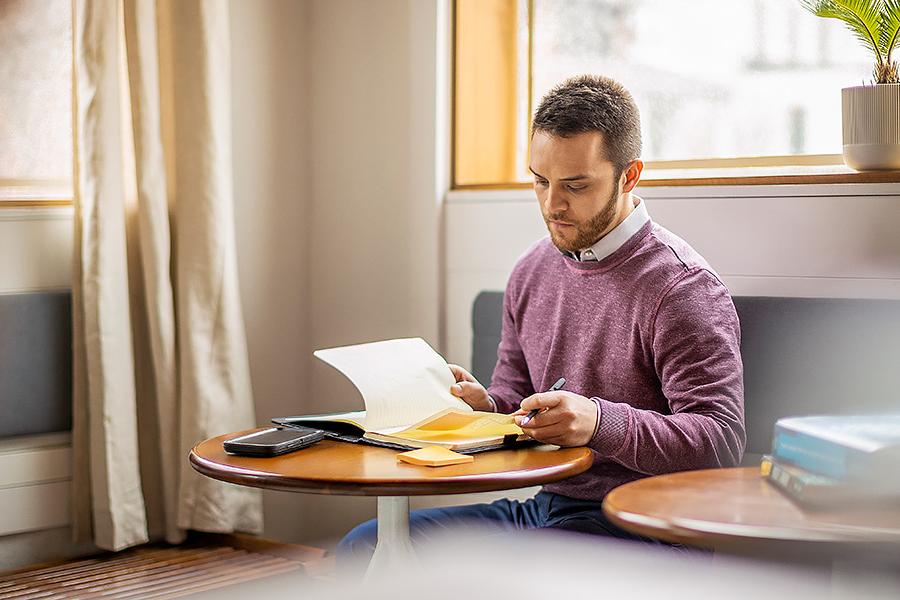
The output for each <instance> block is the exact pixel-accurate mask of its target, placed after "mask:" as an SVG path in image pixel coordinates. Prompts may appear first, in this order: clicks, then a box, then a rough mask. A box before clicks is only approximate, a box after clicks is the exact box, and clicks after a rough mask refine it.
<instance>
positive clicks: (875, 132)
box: [800, 0, 900, 171]
mask: <svg viewBox="0 0 900 600" xmlns="http://www.w3.org/2000/svg"><path fill="white" fill-rule="evenodd" d="M800 2H801V4H803V6H804V8H806V9H807V10H809V11H810V12H811V13H813V14H815V15H816V16H819V17H825V18H829V19H838V20H839V21H842V22H843V23H844V24H846V25H847V27H848V28H849V29H850V31H852V32H853V34H854V35H855V36H856V37H857V38H858V39H859V41H860V42H862V44H863V46H865V47H866V48H867V49H869V50H870V51H871V52H872V54H874V56H875V67H874V70H873V71H872V75H873V78H874V85H862V86H856V87H848V88H844V89H843V90H842V92H841V98H842V106H843V126H844V127H843V128H844V162H845V163H846V164H847V166H849V167H852V168H854V169H856V170H858V171H869V170H876V169H900V78H898V73H897V62H896V61H894V60H892V57H891V54H892V52H893V51H894V49H895V48H897V46H900V0H800Z"/></svg>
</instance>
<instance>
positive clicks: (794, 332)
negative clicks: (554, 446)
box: [472, 292, 900, 454]
mask: <svg viewBox="0 0 900 600" xmlns="http://www.w3.org/2000/svg"><path fill="white" fill-rule="evenodd" d="M734 305H735V308H736V309H737V313H738V318H739V319H740V322H741V354H742V358H743V362H744V409H745V413H746V415H745V418H746V424H747V452H748V453H753V454H762V453H765V452H768V451H769V449H770V448H771V444H772V428H773V426H774V424H775V420H776V419H779V418H781V417H785V416H790V415H801V414H851V413H864V412H876V411H881V412H888V411H892V412H900V301H895V300H856V299H842V298H772V297H750V296H743V297H740V296H739V297H735V298H734ZM502 310H503V293H502V292H482V293H481V294H479V295H478V297H477V298H476V299H475V303H474V306H473V313H472V325H473V330H474V336H473V344H472V365H473V375H475V377H476V378H478V380H479V381H482V382H487V381H490V378H491V373H492V372H493V370H494V365H495V363H496V361H497V345H498V344H499V342H500V329H501V322H502ZM611 400H615V399H614V398H611Z"/></svg>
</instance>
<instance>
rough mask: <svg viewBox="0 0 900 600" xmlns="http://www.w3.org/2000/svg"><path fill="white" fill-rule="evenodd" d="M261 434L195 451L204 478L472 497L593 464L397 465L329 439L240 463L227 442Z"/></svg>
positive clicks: (382, 453) (572, 454)
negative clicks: (472, 495)
mask: <svg viewBox="0 0 900 600" xmlns="http://www.w3.org/2000/svg"><path fill="white" fill-rule="evenodd" d="M253 431H258V430H252V429H251V430H247V431H241V432H235V433H229V434H226V435H221V436H219V437H215V438H211V439H208V440H206V441H205V442H201V443H200V444H198V445H197V446H195V447H194V449H193V450H191V454H190V462H191V466H193V467H194V469H195V470H197V471H199V472H200V473H202V474H203V475H206V476H208V477H212V478H213V479H219V480H221V481H227V482H229V483H237V484H240V485H248V486H252V487H259V488H265V489H273V490H285V491H295V492H309V493H314V494H341V495H351V496H421V495H431V494H464V493H471V492H487V491H495V490H507V489H513V488H521V487H528V486H533V485H543V484H545V483H551V482H553V481H559V480H561V479H565V478H567V477H571V476H573V475H578V474H579V473H582V472H584V471H586V470H587V469H588V468H590V466H591V463H592V461H593V458H592V455H591V452H590V450H588V449H587V448H556V446H537V447H530V448H518V449H510V450H492V451H490V452H482V453H478V454H475V455H474V456H475V461H474V462H471V463H467V464H462V465H450V466H446V467H423V466H418V465H411V464H407V463H401V462H398V461H397V453H398V452H397V451H396V450H391V449H389V448H379V447H377V446H369V445H365V444H352V443H348V442H339V441H334V440H327V439H326V440H323V441H321V442H319V443H318V444H315V445H313V446H310V447H308V448H304V449H302V450H299V451H297V452H291V453H288V454H283V455H281V456H275V457H271V458H251V457H246V456H234V455H231V454H228V453H226V452H225V450H224V449H223V448H222V442H223V441H224V440H227V439H230V438H234V437H237V436H239V435H244V434H247V433H251V432H253Z"/></svg>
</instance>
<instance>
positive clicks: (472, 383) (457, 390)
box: [448, 365, 494, 412]
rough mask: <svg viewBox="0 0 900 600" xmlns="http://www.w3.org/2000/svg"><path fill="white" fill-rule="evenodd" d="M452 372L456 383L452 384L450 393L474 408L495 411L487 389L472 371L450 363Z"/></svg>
mask: <svg viewBox="0 0 900 600" xmlns="http://www.w3.org/2000/svg"><path fill="white" fill-rule="evenodd" d="M448 366H449V367H450V372H451V373H453V377H454V378H455V379H456V384H455V385H451V386H450V393H451V394H453V395H454V396H456V397H457V398H460V399H462V401H463V402H465V403H466V404H468V405H469V406H471V407H472V408H474V409H475V410H482V411H485V412H494V405H493V403H492V402H491V401H490V400H488V393H487V390H486V389H484V386H483V385H481V384H480V383H478V380H477V379H475V378H474V377H473V376H472V374H471V373H469V372H468V371H466V370H465V369H463V368H462V367H460V366H459V365H448Z"/></svg>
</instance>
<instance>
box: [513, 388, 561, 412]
mask: <svg viewBox="0 0 900 600" xmlns="http://www.w3.org/2000/svg"><path fill="white" fill-rule="evenodd" d="M561 401H562V396H560V395H558V394H556V393H554V392H549V393H548V392H545V393H543V394H534V395H533V396H528V397H527V398H525V399H524V400H522V403H521V404H520V405H519V406H520V407H521V408H522V410H524V411H529V410H534V409H535V408H537V409H544V408H553V407H554V406H556V405H557V404H559V403H560V402H561Z"/></svg>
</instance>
